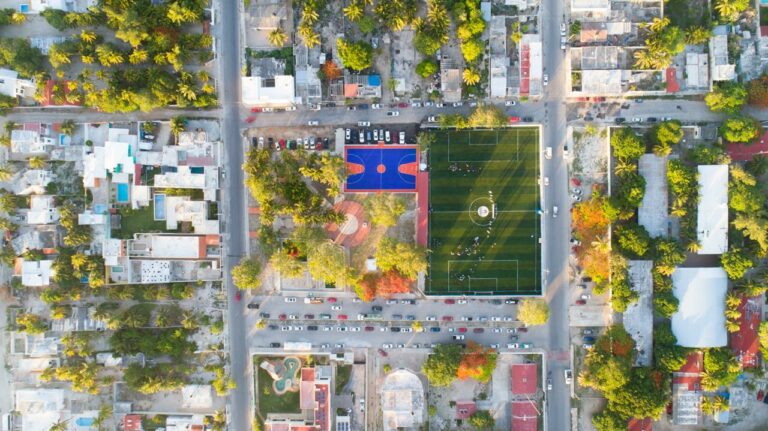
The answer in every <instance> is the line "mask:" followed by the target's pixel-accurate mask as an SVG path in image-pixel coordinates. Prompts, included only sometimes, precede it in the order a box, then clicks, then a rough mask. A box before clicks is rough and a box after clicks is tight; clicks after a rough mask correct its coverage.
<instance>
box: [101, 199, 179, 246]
mask: <svg viewBox="0 0 768 431" xmlns="http://www.w3.org/2000/svg"><path fill="white" fill-rule="evenodd" d="M153 208H154V207H153V206H152V205H149V206H146V207H144V208H141V209H138V210H132V209H130V208H128V207H123V208H122V209H121V210H120V215H121V216H122V217H121V219H120V229H118V230H115V231H114V232H113V236H114V237H115V238H120V239H130V238H133V234H135V233H142V232H168V231H166V230H165V220H162V221H155V214H154V211H153ZM174 232H175V231H174Z"/></svg>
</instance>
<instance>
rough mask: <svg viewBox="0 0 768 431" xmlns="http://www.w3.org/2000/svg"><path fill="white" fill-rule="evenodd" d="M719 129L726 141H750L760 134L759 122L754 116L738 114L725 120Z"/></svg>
mask: <svg viewBox="0 0 768 431" xmlns="http://www.w3.org/2000/svg"><path fill="white" fill-rule="evenodd" d="M719 130H720V134H721V135H722V136H723V138H724V139H725V140H726V141H728V142H750V141H752V140H753V139H755V138H757V137H758V136H759V135H760V123H758V122H757V120H755V119H754V118H751V117H747V116H741V115H739V116H734V117H730V118H728V119H727V120H725V122H724V123H723V125H722V126H720V129H719Z"/></svg>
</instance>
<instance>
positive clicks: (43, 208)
mask: <svg viewBox="0 0 768 431" xmlns="http://www.w3.org/2000/svg"><path fill="white" fill-rule="evenodd" d="M54 199H55V198H54V197H53V196H50V195H32V196H30V197H29V201H30V202H29V211H27V223H28V224H51V223H55V222H57V221H58V220H59V210H58V209H56V203H55V201H54Z"/></svg>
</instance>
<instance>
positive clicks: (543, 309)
mask: <svg viewBox="0 0 768 431" xmlns="http://www.w3.org/2000/svg"><path fill="white" fill-rule="evenodd" d="M517 319H518V320H520V321H521V322H523V324H524V325H526V326H537V325H544V324H546V323H547V320H549V306H548V305H547V303H546V302H545V301H544V300H542V299H532V298H527V299H523V300H522V302H521V303H520V306H519V308H518V311H517Z"/></svg>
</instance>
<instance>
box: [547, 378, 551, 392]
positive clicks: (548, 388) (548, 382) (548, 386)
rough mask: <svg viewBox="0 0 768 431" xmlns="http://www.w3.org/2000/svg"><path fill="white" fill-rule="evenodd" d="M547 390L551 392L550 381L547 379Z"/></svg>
mask: <svg viewBox="0 0 768 431" xmlns="http://www.w3.org/2000/svg"><path fill="white" fill-rule="evenodd" d="M547 390H548V391H551V390H552V379H547Z"/></svg>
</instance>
